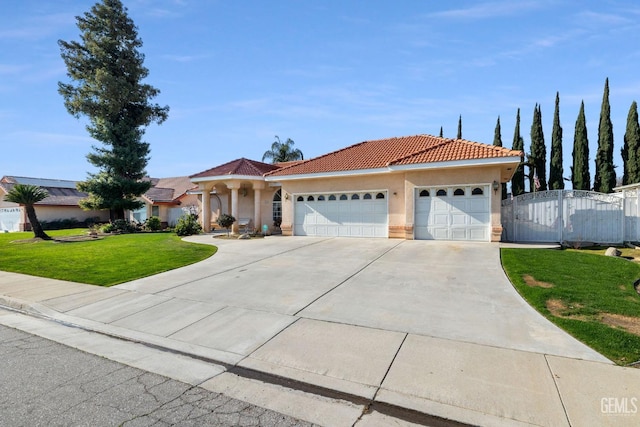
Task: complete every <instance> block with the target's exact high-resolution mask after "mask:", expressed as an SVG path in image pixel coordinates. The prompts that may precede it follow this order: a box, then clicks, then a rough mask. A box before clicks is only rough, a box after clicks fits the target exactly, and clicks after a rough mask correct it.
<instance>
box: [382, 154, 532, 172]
mask: <svg viewBox="0 0 640 427" xmlns="http://www.w3.org/2000/svg"><path fill="white" fill-rule="evenodd" d="M521 160H522V159H521V158H520V156H508V157H490V158H485V159H467V160H450V161H445V162H429V163H415V164H410V165H389V169H390V170H393V171H407V170H421V169H442V168H460V167H470V166H494V165H508V164H512V163H515V164H519V163H520V161H521Z"/></svg>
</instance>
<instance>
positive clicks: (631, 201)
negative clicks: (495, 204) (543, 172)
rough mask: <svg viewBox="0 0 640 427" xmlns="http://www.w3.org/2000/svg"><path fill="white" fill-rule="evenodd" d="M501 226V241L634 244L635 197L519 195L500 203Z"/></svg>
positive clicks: (575, 193)
mask: <svg viewBox="0 0 640 427" xmlns="http://www.w3.org/2000/svg"><path fill="white" fill-rule="evenodd" d="M626 193H629V194H626ZM631 193H633V194H631ZM502 226H503V229H504V235H503V240H506V241H510V242H558V243H563V242H592V243H617V244H619V243H623V242H624V241H637V240H638V228H639V227H638V194H637V191H628V192H623V193H612V194H603V193H596V192H593V191H582V190H549V191H540V192H536V193H528V194H523V195H521V196H518V197H515V198H514V199H513V200H503V201H502Z"/></svg>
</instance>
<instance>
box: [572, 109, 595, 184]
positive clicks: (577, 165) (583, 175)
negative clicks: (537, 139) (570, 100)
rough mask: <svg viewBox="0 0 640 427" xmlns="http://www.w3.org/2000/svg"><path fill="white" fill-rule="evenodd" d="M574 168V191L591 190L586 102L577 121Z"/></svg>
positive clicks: (573, 154)
mask: <svg viewBox="0 0 640 427" xmlns="http://www.w3.org/2000/svg"><path fill="white" fill-rule="evenodd" d="M572 156H573V166H571V184H572V186H573V189H574V190H589V189H590V186H589V183H590V180H591V177H590V174H589V138H588V137H587V119H586V118H585V116H584V101H582V103H581V104H580V112H579V113H578V118H577V119H576V126H575V133H574V135H573V152H572Z"/></svg>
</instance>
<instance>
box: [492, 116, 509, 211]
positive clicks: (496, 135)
mask: <svg viewBox="0 0 640 427" xmlns="http://www.w3.org/2000/svg"><path fill="white" fill-rule="evenodd" d="M493 145H495V146H496V147H502V131H501V128H500V116H498V121H497V122H496V129H495V131H494V132H493ZM501 187H502V200H504V199H506V198H507V184H506V183H502V185H501Z"/></svg>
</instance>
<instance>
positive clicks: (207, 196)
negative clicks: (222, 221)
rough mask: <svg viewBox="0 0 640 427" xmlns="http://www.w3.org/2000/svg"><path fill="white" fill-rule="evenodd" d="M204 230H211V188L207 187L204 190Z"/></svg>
mask: <svg viewBox="0 0 640 427" xmlns="http://www.w3.org/2000/svg"><path fill="white" fill-rule="evenodd" d="M202 230H203V231H204V232H205V233H208V232H210V231H211V190H209V189H208V188H207V187H205V188H204V189H203V190H202Z"/></svg>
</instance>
